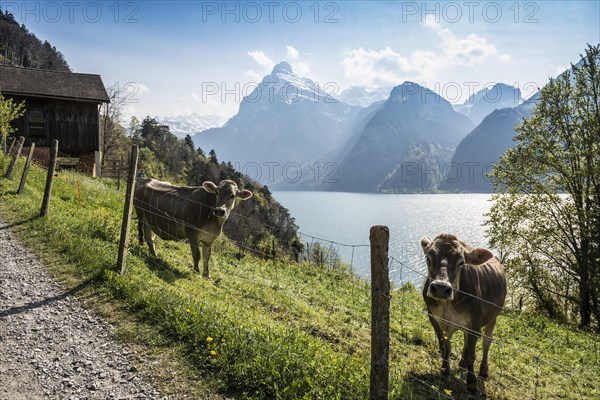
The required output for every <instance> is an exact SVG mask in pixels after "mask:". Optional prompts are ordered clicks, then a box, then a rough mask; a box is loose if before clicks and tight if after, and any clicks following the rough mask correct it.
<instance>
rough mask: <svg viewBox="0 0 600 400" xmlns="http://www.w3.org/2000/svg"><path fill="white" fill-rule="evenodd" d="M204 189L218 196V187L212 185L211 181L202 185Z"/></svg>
mask: <svg viewBox="0 0 600 400" xmlns="http://www.w3.org/2000/svg"><path fill="white" fill-rule="evenodd" d="M202 187H203V188H204V190H206V191H207V192H208V193H213V194H217V185H215V184H214V183H212V182H211V181H206V182H204V183H203V184H202Z"/></svg>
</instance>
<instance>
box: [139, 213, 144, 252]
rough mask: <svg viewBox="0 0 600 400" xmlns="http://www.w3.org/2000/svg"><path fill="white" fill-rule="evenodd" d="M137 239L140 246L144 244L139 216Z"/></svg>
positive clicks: (142, 225)
mask: <svg viewBox="0 0 600 400" xmlns="http://www.w3.org/2000/svg"><path fill="white" fill-rule="evenodd" d="M138 241H139V242H140V246H141V245H143V244H144V223H143V222H142V219H141V218H139V219H138Z"/></svg>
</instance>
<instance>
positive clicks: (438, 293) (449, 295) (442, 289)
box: [427, 281, 454, 300]
mask: <svg viewBox="0 0 600 400" xmlns="http://www.w3.org/2000/svg"><path fill="white" fill-rule="evenodd" d="M427 296H429V297H432V298H434V299H437V300H453V299H454V290H452V285H451V284H450V283H449V282H444V281H433V282H431V284H430V285H429V290H428V291H427Z"/></svg>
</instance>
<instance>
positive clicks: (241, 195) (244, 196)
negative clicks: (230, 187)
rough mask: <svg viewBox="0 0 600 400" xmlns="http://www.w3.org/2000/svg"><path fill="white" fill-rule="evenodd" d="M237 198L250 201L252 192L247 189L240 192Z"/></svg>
mask: <svg viewBox="0 0 600 400" xmlns="http://www.w3.org/2000/svg"><path fill="white" fill-rule="evenodd" d="M237 197H239V198H240V199H242V200H248V199H249V198H250V197H252V192H251V191H249V190H247V189H244V190H240V191H239V192H238V194H237Z"/></svg>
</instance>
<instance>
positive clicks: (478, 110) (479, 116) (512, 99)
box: [454, 83, 524, 125]
mask: <svg viewBox="0 0 600 400" xmlns="http://www.w3.org/2000/svg"><path fill="white" fill-rule="evenodd" d="M523 100H524V99H523V98H522V97H521V90H520V89H519V88H518V87H513V86H509V85H507V84H504V83H496V84H495V85H493V86H492V87H490V88H484V89H482V90H480V91H478V92H476V93H473V94H472V95H471V96H469V98H468V99H467V100H466V101H465V102H464V103H463V104H459V105H456V106H454V109H455V110H456V111H458V112H459V113H461V114H463V115H466V116H467V117H469V119H470V120H471V121H473V123H475V125H478V124H479V123H481V121H483V119H484V118H485V117H486V116H487V115H489V114H490V113H491V112H492V111H494V110H498V109H501V108H507V107H509V108H513V107H516V106H518V105H519V104H521V103H522V102H523Z"/></svg>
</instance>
